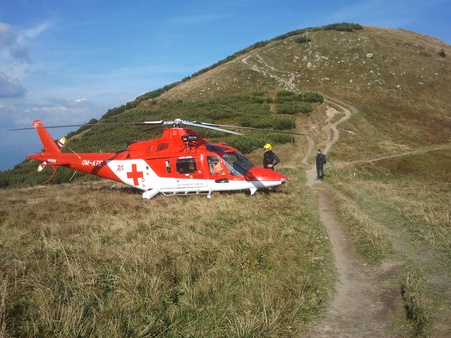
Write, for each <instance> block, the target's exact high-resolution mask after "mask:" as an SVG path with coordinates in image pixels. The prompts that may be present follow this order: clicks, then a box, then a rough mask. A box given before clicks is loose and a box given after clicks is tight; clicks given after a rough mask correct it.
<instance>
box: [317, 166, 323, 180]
mask: <svg viewBox="0 0 451 338" xmlns="http://www.w3.org/2000/svg"><path fill="white" fill-rule="evenodd" d="M316 178H317V179H319V180H322V179H324V170H323V165H317V166H316Z"/></svg>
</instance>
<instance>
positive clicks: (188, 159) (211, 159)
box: [27, 119, 302, 199]
mask: <svg viewBox="0 0 451 338" xmlns="http://www.w3.org/2000/svg"><path fill="white" fill-rule="evenodd" d="M133 124H140V125H161V126H166V127H167V126H169V127H168V128H166V129H164V131H163V135H162V136H161V137H160V138H157V139H154V140H150V141H141V142H132V143H130V144H129V145H128V148H127V149H125V150H123V151H118V152H115V153H75V152H73V151H72V153H63V152H62V151H61V149H60V148H62V146H63V145H64V142H65V138H64V137H63V138H62V139H60V140H59V141H58V142H55V141H54V139H53V138H52V137H51V135H50V133H49V132H48V131H47V129H46V128H45V127H44V125H43V123H42V122H41V121H40V120H35V121H34V122H33V123H32V126H33V128H34V129H36V131H37V133H38V135H39V138H40V139H41V142H42V144H43V146H44V149H43V151H42V152H41V153H39V154H33V155H28V156H27V157H28V158H30V159H33V160H37V161H39V162H41V164H40V165H39V168H38V171H41V170H42V169H43V168H44V167H46V166H49V167H52V168H53V170H54V172H53V175H52V177H50V178H49V179H48V180H47V181H45V182H43V183H47V182H49V181H50V180H51V179H52V178H53V177H54V176H55V174H56V171H57V167H66V168H70V169H73V170H76V171H80V172H84V173H87V174H91V175H96V176H99V177H103V178H107V179H110V180H113V181H117V182H121V183H125V184H126V185H129V186H131V187H133V188H137V189H140V190H142V191H143V195H142V196H143V198H147V199H151V198H153V197H155V196H156V195H158V194H159V193H161V194H163V195H176V194H184V195H188V194H199V193H206V194H207V197H208V198H210V197H211V194H212V192H215V191H240V190H249V191H250V194H251V195H253V194H254V193H255V192H256V191H257V190H258V189H266V188H270V187H277V186H280V185H282V184H284V183H286V182H288V178H287V177H285V176H284V175H282V174H279V173H277V172H275V171H273V170H270V169H264V168H261V167H257V166H256V165H254V164H253V163H252V162H251V161H250V160H249V159H247V158H246V157H245V156H244V155H242V154H241V153H240V152H239V151H238V150H237V149H235V148H232V147H230V146H227V145H225V144H224V143H222V142H221V143H219V144H213V143H208V142H207V141H205V140H204V139H203V138H202V137H200V136H199V135H198V134H196V133H195V132H194V131H193V130H191V129H188V128H187V127H186V126H196V127H203V128H210V129H214V130H219V131H224V132H228V133H232V134H237V135H242V134H241V133H238V132H235V131H231V130H227V129H223V128H219V127H233V126H225V125H219V124H209V123H203V122H190V121H182V120H180V119H176V120H174V121H150V122H140V123H133ZM235 127H236V126H235ZM49 128H54V127H49ZM238 128H244V129H255V128H246V127H238ZM27 129H28V128H27ZM268 131H274V130H268ZM289 134H294V133H289ZM301 135H302V134H301Z"/></svg>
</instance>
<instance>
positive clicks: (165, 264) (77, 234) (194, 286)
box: [0, 180, 333, 337]
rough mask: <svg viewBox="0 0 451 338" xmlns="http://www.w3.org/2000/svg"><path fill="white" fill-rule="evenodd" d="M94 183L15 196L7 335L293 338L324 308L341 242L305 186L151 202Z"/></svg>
mask: <svg viewBox="0 0 451 338" xmlns="http://www.w3.org/2000/svg"><path fill="white" fill-rule="evenodd" d="M94 186H95V187H91V186H89V185H83V184H81V183H79V184H72V185H59V186H53V187H52V186H48V187H44V188H41V189H17V190H14V189H13V190H7V192H8V193H6V194H5V193H4V194H3V197H2V200H3V203H2V206H1V207H0V215H1V218H0V220H1V224H0V238H1V242H0V245H1V248H2V251H1V259H0V264H1V269H0V271H1V279H2V281H3V288H2V289H1V290H2V297H1V298H2V299H3V300H4V304H5V305H4V307H2V308H1V310H2V311H1V312H2V313H0V321H1V324H2V325H0V327H2V328H3V329H2V333H3V334H4V335H11V336H34V337H45V336H109V337H123V336H134V337H140V336H157V335H159V336H163V337H177V336H183V337H186V336H217V337H218V336H221V337H236V336H249V337H270V336H284V335H291V334H295V333H296V332H301V330H302V328H303V327H305V326H306V325H308V324H309V323H311V321H312V320H314V319H315V318H316V317H317V316H318V314H319V313H321V312H322V311H324V306H325V304H326V301H327V299H328V297H329V288H330V285H331V284H330V283H331V280H332V279H333V270H332V271H331V270H330V265H331V264H332V259H331V253H330V247H329V245H330V244H329V242H328V239H327V235H326V233H325V230H324V228H322V226H321V224H320V221H319V218H318V215H317V214H316V212H315V210H316V206H315V203H314V202H312V199H311V197H310V196H309V194H308V192H306V191H302V189H300V182H296V180H294V181H293V182H292V183H291V185H289V186H287V187H284V191H285V192H284V193H281V194H265V193H258V194H257V195H255V196H247V195H246V194H244V193H243V194H242V193H238V194H214V195H213V197H212V198H211V199H207V198H206V197H205V196H192V197H163V196H159V197H157V198H155V199H154V200H152V201H151V202H148V201H143V200H142V199H141V196H140V195H139V194H131V193H129V192H127V191H125V192H121V191H120V190H117V189H113V190H104V189H101V185H99V184H97V185H96V184H94ZM3 192H5V191H3ZM280 210H284V212H283V214H281V213H280Z"/></svg>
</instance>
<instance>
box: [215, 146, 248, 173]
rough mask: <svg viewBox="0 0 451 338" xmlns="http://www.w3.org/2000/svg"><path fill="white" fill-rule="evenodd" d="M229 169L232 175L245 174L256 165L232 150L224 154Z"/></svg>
mask: <svg viewBox="0 0 451 338" xmlns="http://www.w3.org/2000/svg"><path fill="white" fill-rule="evenodd" d="M222 158H223V160H224V163H225V165H226V166H227V169H228V170H229V172H230V173H231V174H232V175H243V176H244V175H245V174H246V173H247V172H248V171H249V170H251V169H252V168H253V167H254V166H255V165H254V164H253V163H252V162H251V161H250V160H248V159H247V158H246V157H244V156H243V155H242V154H240V153H239V152H237V151H230V152H226V153H223V154H222Z"/></svg>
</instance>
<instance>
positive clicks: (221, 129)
mask: <svg viewBox="0 0 451 338" xmlns="http://www.w3.org/2000/svg"><path fill="white" fill-rule="evenodd" d="M183 123H184V124H186V125H188V126H195V127H201V128H207V129H212V130H217V131H222V132H224V133H229V134H234V135H243V134H242V133H239V132H237V131H233V130H228V129H223V128H219V127H218V126H216V125H211V124H208V123H203V122H196V121H193V122H190V121H183ZM221 127H222V126H221Z"/></svg>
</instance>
